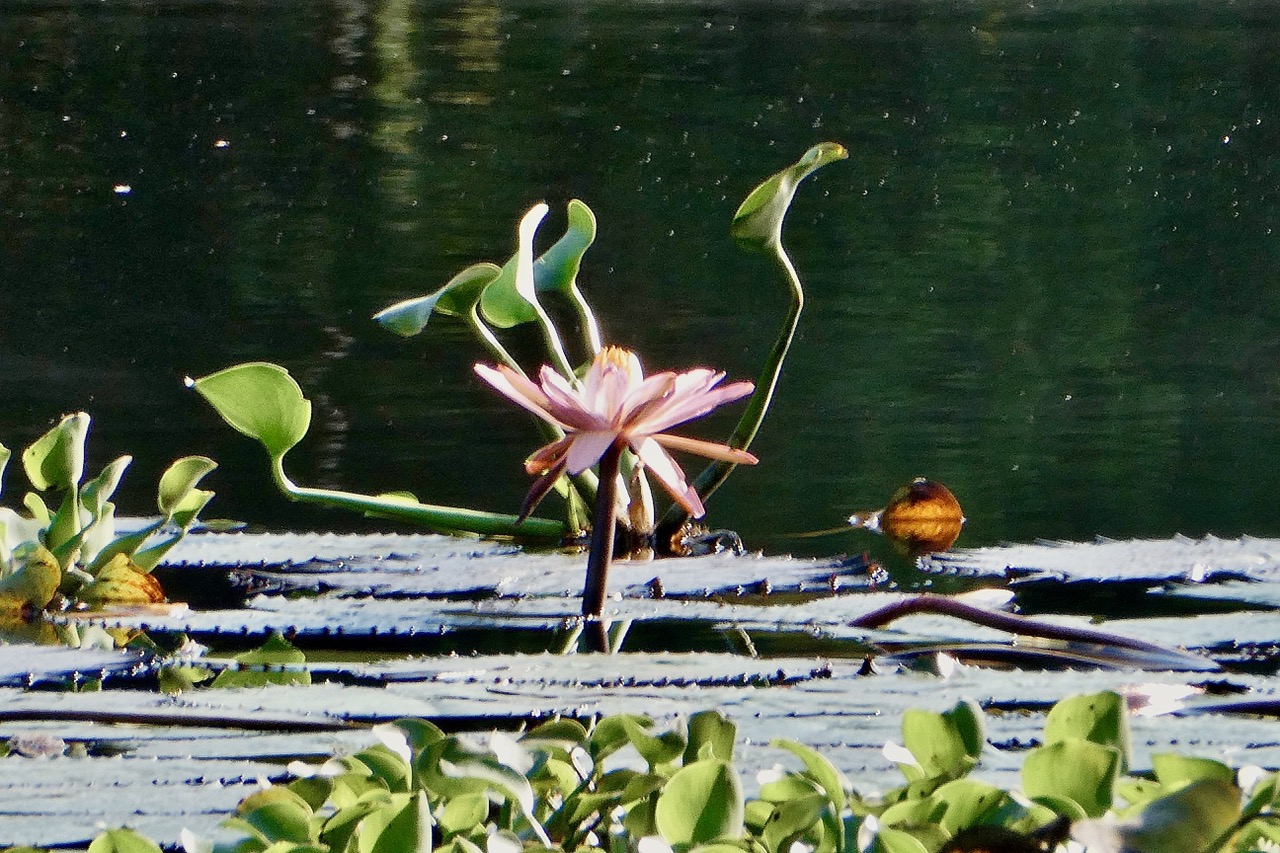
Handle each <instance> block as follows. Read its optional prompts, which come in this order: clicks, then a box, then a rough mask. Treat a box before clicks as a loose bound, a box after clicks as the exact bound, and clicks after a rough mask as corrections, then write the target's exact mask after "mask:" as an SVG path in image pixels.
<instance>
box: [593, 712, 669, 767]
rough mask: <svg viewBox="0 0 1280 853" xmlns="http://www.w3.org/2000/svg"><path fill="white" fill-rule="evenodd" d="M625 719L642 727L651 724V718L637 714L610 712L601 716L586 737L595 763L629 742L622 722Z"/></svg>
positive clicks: (624, 724) (625, 726)
mask: <svg viewBox="0 0 1280 853" xmlns="http://www.w3.org/2000/svg"><path fill="white" fill-rule="evenodd" d="M626 720H630V721H631V722H633V723H635V724H636V725H638V726H640V727H642V728H643V727H646V726H652V725H653V721H652V720H650V719H648V718H647V717H642V716H640V715H639V714H610V715H609V716H607V717H603V718H601V719H600V720H599V721H598V722H597V723H596V724H595V726H594V727H593V728H592V729H591V736H590V737H589V738H588V739H587V749H588V750H589V751H590V753H591V758H592V760H594V761H595V762H596V764H599V763H600V762H601V761H603V760H604V759H605V758H607V757H608V756H610V755H612V754H613V753H614V752H617V751H618V750H619V749H621V748H622V747H624V746H626V745H627V744H628V743H630V742H631V738H630V735H629V734H628V727H627V725H626V723H625V722H624V721H626Z"/></svg>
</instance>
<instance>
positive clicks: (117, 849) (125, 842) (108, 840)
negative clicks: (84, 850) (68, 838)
mask: <svg viewBox="0 0 1280 853" xmlns="http://www.w3.org/2000/svg"><path fill="white" fill-rule="evenodd" d="M89 853H160V846H159V845H158V844H156V843H155V842H154V841H152V840H151V839H149V838H144V837H143V836H141V835H139V834H138V833H136V832H134V831H133V830H132V829H108V830H107V831H106V832H103V833H102V834H101V835H99V836H98V837H97V838H95V839H93V842H92V843H91V844H90V845H89Z"/></svg>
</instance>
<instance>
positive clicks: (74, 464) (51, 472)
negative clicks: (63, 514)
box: [22, 412, 89, 491]
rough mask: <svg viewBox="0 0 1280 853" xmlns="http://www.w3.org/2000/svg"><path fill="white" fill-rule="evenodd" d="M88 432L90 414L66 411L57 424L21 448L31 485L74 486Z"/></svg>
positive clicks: (42, 488) (80, 474)
mask: <svg viewBox="0 0 1280 853" xmlns="http://www.w3.org/2000/svg"><path fill="white" fill-rule="evenodd" d="M88 436H89V416H88V415H86V414H85V413H84V412H77V413H76V414H74V415H67V416H66V417H64V418H63V419H62V420H61V421H59V422H58V425H57V426H55V427H54V428H53V429H51V430H49V431H48V432H46V433H45V434H44V435H42V436H40V437H39V438H37V439H36V440H35V442H34V443H33V444H32V445H31V446H30V447H28V448H27V449H26V450H24V451H23V452H22V467H23V469H24V470H25V471H26V472H27V479H28V480H30V481H31V485H33V486H35V487H36V488H37V489H38V490H40V491H45V490H46V489H51V488H56V489H68V490H69V489H75V488H77V487H79V485H80V478H81V477H83V476H84V444H85V439H86V438H88Z"/></svg>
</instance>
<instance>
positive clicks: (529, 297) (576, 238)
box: [480, 199, 596, 329]
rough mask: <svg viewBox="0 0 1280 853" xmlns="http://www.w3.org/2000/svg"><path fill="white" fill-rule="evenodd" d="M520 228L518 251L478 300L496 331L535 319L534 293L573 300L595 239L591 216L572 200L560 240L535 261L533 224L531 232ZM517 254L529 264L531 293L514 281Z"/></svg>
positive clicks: (523, 285)
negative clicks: (522, 254) (552, 293)
mask: <svg viewBox="0 0 1280 853" xmlns="http://www.w3.org/2000/svg"><path fill="white" fill-rule="evenodd" d="M538 207H541V208H543V212H544V214H545V208H546V206H545V205H539V206H538ZM538 207H535V208H534V210H537V209H538ZM531 212H532V211H531ZM526 219H527V215H526ZM538 219H539V220H540V219H541V217H538ZM521 225H522V227H521V240H520V250H519V251H517V253H516V255H515V256H514V257H512V258H511V259H510V260H509V261H507V262H506V263H505V264H503V266H502V269H501V271H500V274H499V275H498V276H497V277H496V278H494V279H493V281H492V282H491V283H490V284H489V286H488V287H487V288H485V291H484V294H483V296H481V298H480V312H481V313H482V314H483V315H484V318H485V319H486V320H488V321H489V322H490V323H492V324H493V325H495V326H497V327H498V328H500V329H509V328H511V327H512V326H518V325H520V324H521V323H531V322H533V321H535V320H537V319H539V316H538V312H537V309H536V308H535V307H534V302H535V301H536V300H537V295H536V294H537V293H538V292H548V291H562V292H565V293H568V294H570V295H571V296H577V295H578V294H577V293H576V287H575V281H576V278H577V275H578V270H579V268H580V267H581V265H582V256H583V255H584V254H585V253H586V251H587V248H588V247H589V246H590V245H591V243H592V242H593V241H594V240H595V236H596V218H595V214H593V213H592V212H591V209H590V208H589V207H587V206H586V205H585V204H583V203H582V202H580V201H577V200H576V199H575V200H573V201H571V202H569V223H568V227H567V228H566V229H565V233H564V236H562V237H561V238H560V239H559V240H557V241H556V242H555V243H554V244H553V245H552V246H551V248H549V249H547V251H546V252H544V253H543V254H542V255H541V256H540V257H539V258H538V259H537V260H533V236H534V232H535V230H536V227H537V223H536V222H535V223H534V224H533V226H532V227H531V228H526V227H524V223H523V222H522V223H521ZM526 236H527V237H528V240H527V241H526V240H525V237H526ZM520 252H527V253H528V254H527V256H528V257H529V258H530V260H531V261H532V281H531V282H530V283H531V284H532V289H530V288H529V287H528V284H522V283H521V282H520V281H519V280H518V275H517V274H518V273H519V258H520Z"/></svg>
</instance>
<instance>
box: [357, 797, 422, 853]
mask: <svg viewBox="0 0 1280 853" xmlns="http://www.w3.org/2000/svg"><path fill="white" fill-rule="evenodd" d="M431 823H432V821H431V807H430V805H429V804H428V803H427V797H426V794H424V793H423V792H422V791H418V792H416V793H413V794H392V795H391V801H390V802H389V803H387V804H386V805H383V806H381V807H379V808H378V809H376V810H374V811H372V812H370V813H369V814H368V815H367V816H365V818H364V819H363V820H361V821H360V828H359V830H358V836H357V842H356V851H358V853H431Z"/></svg>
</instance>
